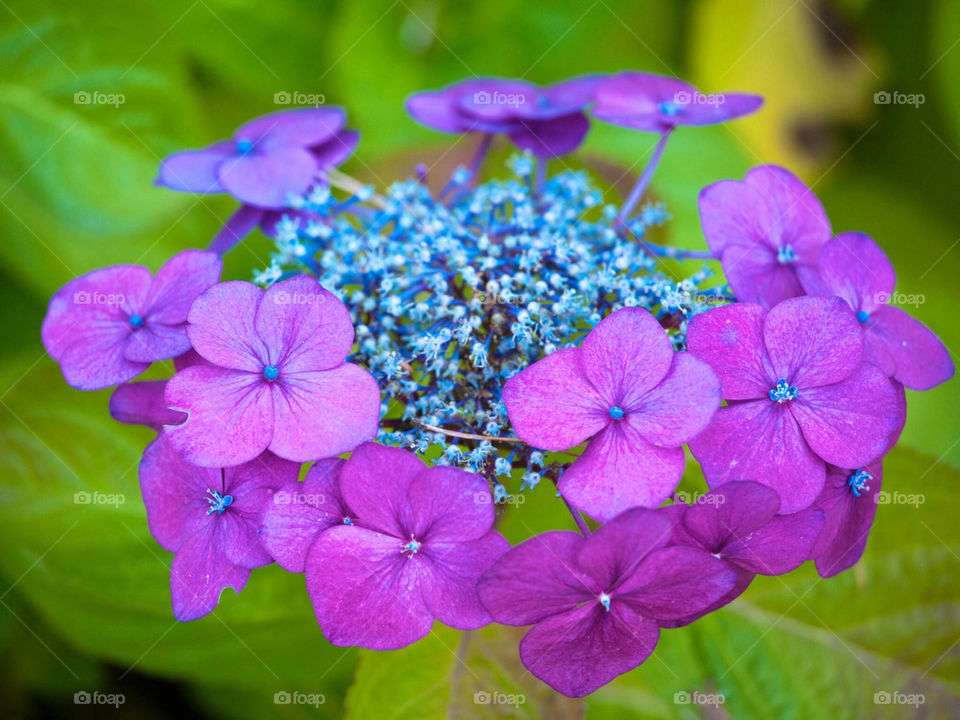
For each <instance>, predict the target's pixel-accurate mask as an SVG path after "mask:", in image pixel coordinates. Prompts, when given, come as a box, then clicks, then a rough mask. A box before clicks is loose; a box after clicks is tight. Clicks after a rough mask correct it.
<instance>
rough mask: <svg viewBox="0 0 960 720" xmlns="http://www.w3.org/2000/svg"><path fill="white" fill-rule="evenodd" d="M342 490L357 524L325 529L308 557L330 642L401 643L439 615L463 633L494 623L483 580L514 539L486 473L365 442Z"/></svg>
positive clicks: (311, 588) (348, 466)
mask: <svg viewBox="0 0 960 720" xmlns="http://www.w3.org/2000/svg"><path fill="white" fill-rule="evenodd" d="M340 490H341V492H342V493H343V499H344V501H345V502H346V504H347V505H348V506H349V507H350V508H351V509H352V510H353V511H354V512H355V513H356V522H355V523H354V524H350V525H347V524H338V525H336V526H335V527H331V528H330V529H329V530H326V531H324V532H323V533H321V535H320V537H319V538H318V539H317V540H316V542H314V543H313V546H312V547H311V548H310V553H309V555H308V557H307V562H306V578H307V591H308V592H309V593H310V598H311V600H312V601H313V606H314V610H315V611H316V615H317V621H318V622H319V623H320V628H321V629H322V630H323V634H324V636H325V637H326V638H327V640H328V641H330V642H331V643H333V644H334V645H359V646H360V647H365V648H370V649H373V650H393V649H396V648H400V647H404V646H406V645H409V644H410V643H412V642H415V641H417V640H419V639H420V638H422V637H423V636H425V635H426V634H427V633H429V632H430V628H431V627H432V626H433V622H434V620H435V619H436V620H440V621H441V622H443V623H444V624H446V625H449V626H450V627H454V628H458V629H462V630H471V629H475V628H479V627H482V626H483V625H486V624H487V623H489V622H490V616H489V615H488V614H487V611H486V610H484V608H483V606H482V605H481V604H480V601H479V599H478V598H477V591H476V583H477V579H478V578H479V577H480V575H481V574H482V573H483V572H484V571H486V570H487V568H489V567H490V565H491V564H492V563H493V561H494V560H496V559H497V558H498V557H500V555H502V554H503V553H504V552H505V551H506V550H508V549H509V547H510V545H509V543H508V542H507V541H506V539H505V538H504V537H503V536H502V535H500V534H499V533H498V532H496V531H495V530H492V529H491V528H492V526H493V520H494V507H493V500H492V498H491V496H490V491H489V485H488V483H487V481H486V480H484V479H483V478H482V477H481V476H480V475H476V474H474V473H469V472H466V471H464V470H458V469H456V468H452V467H443V466H435V467H431V468H428V467H426V465H424V463H423V461H421V460H420V459H419V458H417V456H416V455H415V454H413V453H411V452H408V451H406V450H400V449H398V448H391V447H386V446H383V445H377V444H374V443H366V444H364V445H361V446H360V447H359V448H357V450H355V451H354V453H353V454H352V455H351V456H350V459H349V460H347V462H346V463H345V464H344V466H343V469H342V470H341V472H340Z"/></svg>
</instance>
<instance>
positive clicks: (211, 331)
mask: <svg viewBox="0 0 960 720" xmlns="http://www.w3.org/2000/svg"><path fill="white" fill-rule="evenodd" d="M263 296H264V291H263V290H261V289H260V288H258V287H257V286H256V285H252V284H251V283H247V282H240V281H232V282H225V283H220V284H219V285H214V286H213V287H212V288H210V289H209V290H207V291H206V292H205V293H203V295H201V296H200V297H199V298H197V300H196V302H194V304H193V306H192V307H191V308H190V314H189V316H188V319H189V321H190V327H189V328H188V329H187V335H188V336H189V338H190V342H191V343H193V347H194V349H195V350H196V351H197V352H198V353H200V355H201V356H203V358H204V359H205V360H208V361H210V362H211V363H214V364H215V365H220V366H222V367H227V368H234V369H236V370H247V371H248V372H252V373H259V372H262V371H263V368H264V366H265V365H267V364H268V363H267V362H265V361H266V359H267V350H266V348H265V347H264V345H263V342H262V341H261V340H260V338H259V337H258V336H257V333H256V330H255V329H254V319H255V318H256V315H257V307H258V306H259V304H260V301H261V300H262V298H263Z"/></svg>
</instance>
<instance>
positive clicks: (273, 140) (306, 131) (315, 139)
mask: <svg viewBox="0 0 960 720" xmlns="http://www.w3.org/2000/svg"><path fill="white" fill-rule="evenodd" d="M345 122H346V113H344V112H343V110H341V109H340V108H337V107H325V108H294V109H291V110H280V111H279V112H275V113H270V114H269V115H261V116H260V117H258V118H255V119H253V120H251V121H250V122H248V123H246V124H244V125H241V126H240V127H239V128H238V129H237V131H236V132H235V133H234V135H233V136H234V138H235V139H236V140H238V141H239V140H247V141H249V142H252V143H254V144H255V146H256V147H257V148H263V149H268V150H270V151H273V150H274V149H275V148H277V147H283V146H293V147H310V146H313V145H318V144H320V143H322V142H324V141H325V140H327V139H328V138H330V137H331V136H332V135H334V134H335V133H337V132H339V131H340V130H341V129H342V128H343V124H344V123H345Z"/></svg>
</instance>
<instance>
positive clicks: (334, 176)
mask: <svg viewBox="0 0 960 720" xmlns="http://www.w3.org/2000/svg"><path fill="white" fill-rule="evenodd" d="M326 181H327V182H328V183H330V185H332V186H333V187H335V188H340V189H341V190H346V191H347V192H349V193H353V194H354V195H356V194H357V193H358V192H359V191H360V190H361V189H362V188H364V187H366V185H364V184H363V183H362V182H360V181H359V180H357V179H356V178H354V177H350V176H349V175H347V174H345V173H342V172H340V171H339V170H337V169H336V168H331V169H329V170H327V171H326ZM368 202H370V203H373V204H374V205H376V206H377V207H378V208H380V209H381V210H382V209H384V208H386V207H387V201H386V200H384V199H383V198H382V197H380V196H379V195H377V194H376V193H374V194H373V196H372V197H371V198H370V200H369V201H368Z"/></svg>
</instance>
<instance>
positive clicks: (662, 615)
mask: <svg viewBox="0 0 960 720" xmlns="http://www.w3.org/2000/svg"><path fill="white" fill-rule="evenodd" d="M735 583H736V576H735V575H734V573H733V572H731V570H730V569H729V568H728V567H727V564H726V563H725V562H723V561H722V560H718V559H717V558H715V557H713V556H712V555H709V554H708V553H706V552H704V551H703V550H697V549H695V548H690V547H680V546H674V547H668V548H659V549H656V550H653V551H651V552H650V553H649V554H648V555H646V556H645V557H644V558H643V560H642V561H641V562H640V564H639V566H638V567H637V569H636V570H635V571H634V573H633V574H632V575H631V576H630V577H629V578H628V579H627V580H626V581H625V582H624V583H623V584H622V585H620V587H618V588H616V590H615V591H614V592H612V593H611V600H610V605H611V607H612V606H613V605H614V604H619V603H620V602H621V601H622V602H623V603H626V604H629V605H630V606H631V607H632V608H633V609H634V610H636V611H638V612H639V613H640V614H642V615H643V616H644V617H648V618H653V619H654V620H660V619H664V620H671V619H676V618H682V617H685V616H687V615H690V614H691V613H695V612H698V611H700V610H702V609H703V608H704V607H707V606H709V605H710V604H711V603H713V602H714V601H716V600H717V599H719V598H722V597H723V596H725V595H726V594H727V593H728V592H730V590H731V589H732V588H733V586H734V584H735Z"/></svg>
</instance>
